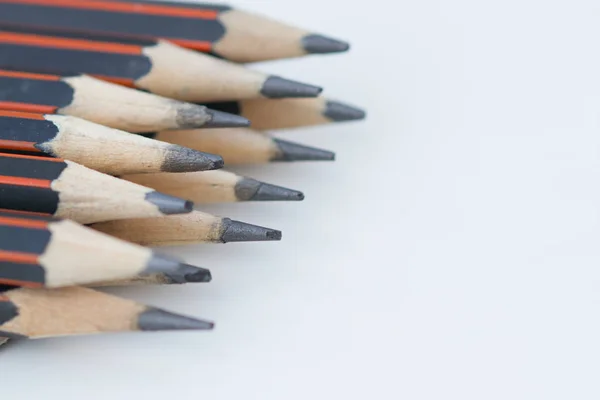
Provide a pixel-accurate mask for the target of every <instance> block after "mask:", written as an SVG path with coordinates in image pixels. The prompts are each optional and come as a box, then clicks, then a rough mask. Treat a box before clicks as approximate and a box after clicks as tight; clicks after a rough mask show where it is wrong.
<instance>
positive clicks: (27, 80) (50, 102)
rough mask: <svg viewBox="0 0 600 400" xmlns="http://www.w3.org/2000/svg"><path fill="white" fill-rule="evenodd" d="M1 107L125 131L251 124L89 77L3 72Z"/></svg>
mask: <svg viewBox="0 0 600 400" xmlns="http://www.w3.org/2000/svg"><path fill="white" fill-rule="evenodd" d="M0 88H2V90H0V109H3V110H11V111H23V112H31V113H41V114H61V115H72V116H74V117H79V118H83V119H86V120H88V121H92V122H96V123H98V124H102V125H105V126H110V127H111V128H115V129H122V130H124V131H127V132H149V131H153V130H162V129H190V128H201V127H207V128H208V127H215V128H216V127H227V126H231V127H238V126H247V125H248V124H249V122H248V120H247V119H245V118H240V117H237V118H236V116H233V115H231V114H227V113H223V112H220V111H215V110H209V109H207V108H206V107H204V106H200V105H195V104H191V103H184V102H181V101H176V100H172V99H167V98H164V97H160V96H157V95H153V94H150V93H145V92H142V91H139V90H135V89H130V88H126V87H123V86H121V85H116V84H113V83H109V82H105V81H101V80H99V79H95V78H92V77H90V76H86V75H62V76H59V75H45V74H34V73H28V72H22V71H8V70H0Z"/></svg>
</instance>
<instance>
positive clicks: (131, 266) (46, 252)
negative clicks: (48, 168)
mask: <svg viewBox="0 0 600 400" xmlns="http://www.w3.org/2000/svg"><path fill="white" fill-rule="evenodd" d="M0 239H1V240H0V284H3V285H12V286H22V287H30V288H40V287H46V288H57V287H65V286H75V285H87V284H91V283H101V282H106V281H111V280H123V279H133V280H135V279H138V278H139V279H141V280H144V279H155V277H156V276H160V277H164V279H165V280H167V281H172V282H191V281H195V282H198V281H204V280H205V279H206V273H207V270H205V269H200V268H196V267H194V266H191V265H187V264H184V263H182V262H180V261H179V260H176V259H173V258H171V257H167V256H163V255H160V254H158V253H156V252H153V251H152V250H150V249H148V248H145V247H142V246H139V245H136V244H133V243H128V242H125V241H123V240H119V239H116V238H114V237H111V236H109V235H106V234H103V233H100V232H98V231H95V230H93V229H90V228H87V227H85V226H82V225H79V224H77V223H75V222H73V221H69V220H57V219H53V218H50V217H47V216H39V215H27V214H24V213H15V212H10V211H3V210H0Z"/></svg>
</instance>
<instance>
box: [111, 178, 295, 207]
mask: <svg viewBox="0 0 600 400" xmlns="http://www.w3.org/2000/svg"><path fill="white" fill-rule="evenodd" d="M121 178H122V179H125V180H127V181H129V182H133V183H137V184H138V185H142V186H146V187H149V188H152V189H154V190H158V191H159V192H161V193H165V194H168V195H171V196H176V197H181V198H184V199H188V200H190V201H193V202H194V203H195V204H209V203H231V202H245V201H301V200H304V194H303V193H302V192H299V191H297V190H293V189H288V188H285V187H281V186H275V185H271V184H269V183H265V182H260V181H257V180H255V179H252V178H248V177H245V176H240V175H236V174H234V173H232V172H227V171H203V172H187V173H181V174H170V173H159V174H133V175H123V176H121Z"/></svg>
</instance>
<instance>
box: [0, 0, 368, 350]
mask: <svg viewBox="0 0 600 400" xmlns="http://www.w3.org/2000/svg"><path fill="white" fill-rule="evenodd" d="M348 49H349V45H348V44H347V43H345V42H342V41H339V40H336V39H332V38H329V37H327V36H323V35H320V34H316V33H312V32H310V31H306V30H303V29H300V28H296V27H292V26H289V25H287V24H284V23H280V22H277V21H274V20H271V19H269V18H266V17H262V16H258V15H254V14H251V13H248V12H244V11H240V10H237V9H234V8H231V7H227V6H221V5H213V4H199V3H193V4H192V3H174V2H166V1H162V2H161V1H147V0H0V342H2V341H3V340H6V339H3V338H32V339H33V338H41V337H53V336H62V335H74V334H94V333H102V332H123V331H157V330H179V329H193V330H206V329H212V328H213V323H212V322H210V321H204V320H200V319H195V318H190V317H186V316H182V315H178V314H174V313H171V312H168V311H164V310H161V309H158V308H154V307H150V306H147V305H143V304H139V303H136V302H133V301H130V300H126V299H124V298H120V297H117V296H113V295H109V294H105V293H103V292H100V291H97V290H95V289H92V288H94V287H95V288H97V287H103V286H115V285H149V284H182V283H189V282H209V281H210V280H211V279H212V278H211V273H210V271H209V270H207V269H204V268H200V267H196V266H192V265H189V264H186V263H185V262H184V261H182V260H179V259H175V258H172V257H168V256H165V255H162V254H160V253H159V252H157V251H155V250H152V249H151V247H146V246H152V247H154V246H164V245H175V244H191V243H201V242H213V243H226V242H242V241H270V240H280V239H281V232H280V231H278V230H275V229H270V228H265V227H261V226H256V225H251V224H247V223H244V222H241V221H235V220H231V219H229V218H221V217H217V216H214V215H210V214H207V213H203V212H201V211H198V207H199V206H201V205H202V204H207V203H220V202H245V201H299V200H303V199H304V195H303V194H302V192H300V191H297V190H292V189H288V188H284V187H280V186H275V185H271V184H268V183H265V182H260V181H257V180H255V179H252V178H249V177H244V176H239V175H236V174H234V173H231V172H226V171H223V170H220V169H221V168H222V167H223V166H224V165H235V164H260V163H269V162H275V161H305V160H313V161H319V160H320V161H331V160H334V158H335V156H334V153H332V152H330V151H327V150H322V149H318V148H312V147H308V146H304V145H301V144H298V143H293V142H290V141H285V140H280V139H276V138H274V137H273V136H271V135H269V134H268V133H266V132H265V131H269V130H277V129H287V128H294V127H302V126H310V125H320V124H328V123H333V122H339V121H351V120H360V119H363V118H364V117H365V113H364V111H362V110H361V109H358V108H356V107H353V106H350V105H348V104H345V103H342V102H339V101H334V100H331V99H328V98H326V97H323V96H321V90H322V89H321V88H320V87H317V86H313V85H309V84H305V83H301V82H297V81H293V80H290V79H286V78H283V77H279V76H274V75H268V74H265V73H261V72H258V71H255V70H253V69H252V68H251V67H248V66H246V65H243V64H242V63H249V62H256V61H266V60H275V59H283V58H292V57H300V56H304V55H309V54H325V53H339V52H344V51H347V50H348ZM250 126H252V128H250Z"/></svg>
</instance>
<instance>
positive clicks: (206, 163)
mask: <svg viewBox="0 0 600 400" xmlns="http://www.w3.org/2000/svg"><path fill="white" fill-rule="evenodd" d="M224 164H225V161H223V157H221V156H219V155H216V154H210V153H203V152H201V151H197V150H192V149H188V148H187V147H183V146H178V145H170V146H169V147H168V149H167V152H166V155H165V158H164V161H163V163H162V165H161V171H163V172H195V171H208V170H214V169H219V168H223V165H224Z"/></svg>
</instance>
